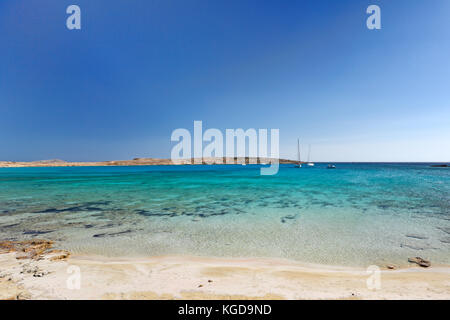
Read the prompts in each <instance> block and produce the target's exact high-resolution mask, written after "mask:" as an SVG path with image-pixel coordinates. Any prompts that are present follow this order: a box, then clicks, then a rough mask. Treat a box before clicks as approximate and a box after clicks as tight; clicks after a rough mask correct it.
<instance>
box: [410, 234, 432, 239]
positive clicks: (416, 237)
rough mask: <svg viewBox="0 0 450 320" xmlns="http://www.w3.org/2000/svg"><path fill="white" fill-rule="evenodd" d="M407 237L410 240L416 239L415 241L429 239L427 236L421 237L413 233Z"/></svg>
mask: <svg viewBox="0 0 450 320" xmlns="http://www.w3.org/2000/svg"><path fill="white" fill-rule="evenodd" d="M406 236H407V237H408V238H414V239H420V240H425V239H428V237H427V236H422V235H420V234H413V233H410V234H407V235H406Z"/></svg>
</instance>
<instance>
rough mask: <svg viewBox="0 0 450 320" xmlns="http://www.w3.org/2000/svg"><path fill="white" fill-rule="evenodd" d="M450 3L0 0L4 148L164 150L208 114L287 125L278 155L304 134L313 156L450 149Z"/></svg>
mask: <svg viewBox="0 0 450 320" xmlns="http://www.w3.org/2000/svg"><path fill="white" fill-rule="evenodd" d="M70 4H77V5H79V6H80V7H81V11H82V29H81V30H73V31H70V30H68V29H67V28H66V19H67V17H68V15H67V14H66V12H65V11H66V8H67V6H69V5H70ZM370 4H377V5H379V6H380V7H381V19H382V29H381V30H368V29H367V28H366V19H367V17H368V15H367V14H366V13H365V11H366V8H367V7H368V5H370ZM449 14H450V1H447V0H430V1H419V0H409V1H406V0H405V1H402V0H396V1H375V0H371V1H358V0H352V1H345V0H343V1H325V0H316V1H312V0H310V1H299V0H297V1H257V0H254V1H247V0H239V1H238V0H228V1H219V0H215V1H210V0H209V1H208V0H202V1H197V0H183V1H182V0H178V1H174V0H157V1H147V0H134V1H125V0H122V1H103V0H97V1H92V0H70V1H65V0H26V1H25V0H2V1H1V2H0V160H16V161H28V160H39V159H52V158H59V159H65V160H73V161H75V160H78V161H87V160H110V159H130V158H134V157H164V158H168V157H169V156H170V150H171V148H172V146H173V145H174V144H173V143H171V142H170V135H171V133H172V130H174V129H176V128H187V129H191V130H192V128H193V121H194V120H202V121H203V123H204V127H205V128H219V129H222V130H225V128H244V129H247V128H278V129H280V152H281V156H283V157H295V155H296V139H297V137H300V138H301V141H302V145H303V146H304V148H306V145H308V144H311V145H312V159H313V160H314V161H450V80H449V79H450V62H449V57H450V28H449V25H448V21H449V20H448V16H449Z"/></svg>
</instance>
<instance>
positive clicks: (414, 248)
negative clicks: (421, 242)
mask: <svg viewBox="0 0 450 320" xmlns="http://www.w3.org/2000/svg"><path fill="white" fill-rule="evenodd" d="M400 247H401V248H409V249H413V250H423V248H422V247H416V246H412V245H410V244H406V243H402V244H400Z"/></svg>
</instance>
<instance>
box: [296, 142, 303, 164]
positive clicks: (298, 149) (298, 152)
mask: <svg viewBox="0 0 450 320" xmlns="http://www.w3.org/2000/svg"><path fill="white" fill-rule="evenodd" d="M297 160H298V162H297V165H296V167H297V168H301V167H302V163H301V161H300V139H297Z"/></svg>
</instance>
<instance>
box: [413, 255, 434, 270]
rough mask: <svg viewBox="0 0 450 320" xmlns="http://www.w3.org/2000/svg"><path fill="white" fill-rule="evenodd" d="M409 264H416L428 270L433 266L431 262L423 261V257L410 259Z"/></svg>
mask: <svg viewBox="0 0 450 320" xmlns="http://www.w3.org/2000/svg"><path fill="white" fill-rule="evenodd" d="M408 262H411V263H416V264H418V265H419V266H421V267H424V268H428V267H430V266H431V262H430V261H428V260H425V259H422V258H421V257H414V258H409V259H408Z"/></svg>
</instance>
